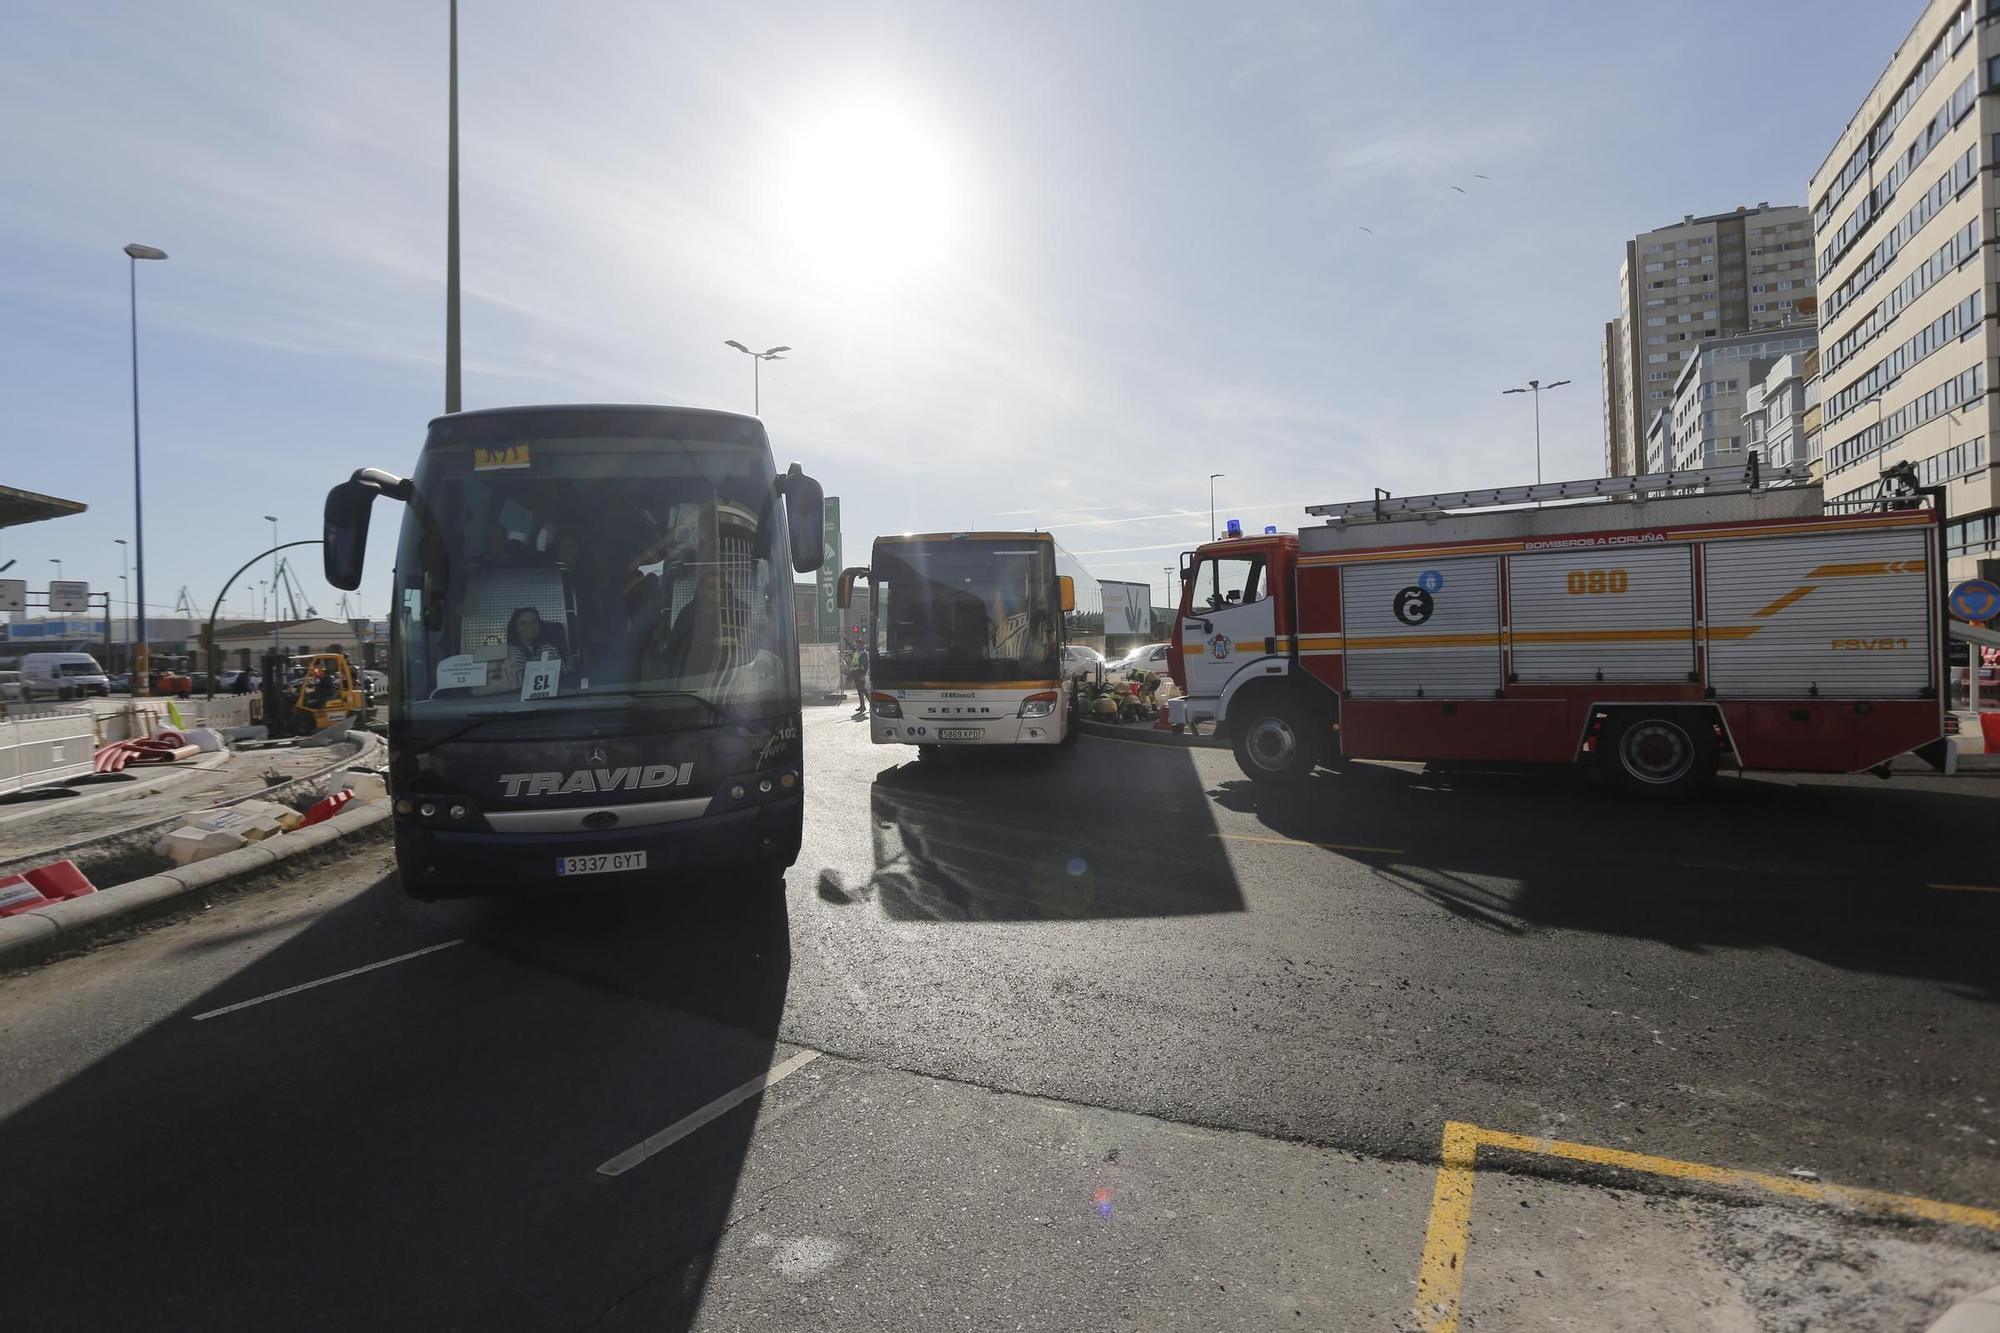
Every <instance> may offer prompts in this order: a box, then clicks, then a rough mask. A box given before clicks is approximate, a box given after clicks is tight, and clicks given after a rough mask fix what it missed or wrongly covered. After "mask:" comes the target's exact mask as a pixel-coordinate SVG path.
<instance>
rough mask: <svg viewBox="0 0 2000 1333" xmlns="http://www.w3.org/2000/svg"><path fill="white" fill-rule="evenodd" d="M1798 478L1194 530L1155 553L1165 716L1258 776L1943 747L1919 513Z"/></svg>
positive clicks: (1867, 753) (1656, 779)
mask: <svg viewBox="0 0 2000 1333" xmlns="http://www.w3.org/2000/svg"><path fill="white" fill-rule="evenodd" d="M1806 478H1807V472H1806V469H1805V468H1804V467H1802V466H1801V467H1796V468H1788V469H1764V470H1763V471H1762V473H1761V475H1760V472H1759V469H1758V466H1757V464H1756V462H1755V461H1754V459H1753V461H1752V462H1751V463H1750V464H1749V465H1748V466H1746V467H1726V468H1715V469H1709V470H1706V471H1702V472H1680V473H1657V474H1652V475H1649V476H1643V477H1626V478H1594V479H1590V480H1587V481H1580V482H1553V483H1549V484H1547V485H1543V486H1534V487H1516V488H1510V489H1505V490H1497V491H1485V492H1460V493H1455V494H1450V495H1437V496H1419V497H1411V498H1406V499H1392V498H1390V497H1388V496H1387V495H1386V494H1378V495H1377V497H1376V498H1375V499H1374V500H1372V501H1360V502H1356V503H1352V504H1337V505H1318V506H1313V507H1310V508H1309V509H1308V510H1307V512H1308V513H1309V514H1312V515H1315V516H1318V517H1321V518H1323V519H1324V520H1325V522H1324V523H1323V524H1322V525H1320V526H1316V527H1307V528H1305V529H1303V530H1302V531H1300V532H1299V533H1297V534H1291V533H1280V532H1275V531H1271V530H1267V531H1266V533H1265V534H1264V535H1262V536H1242V537H1237V536H1231V537H1229V538H1226V539H1224V540H1220V541H1215V542H1211V543H1209V544H1207V545H1205V546H1203V547H1201V548H1200V549H1198V550H1195V551H1192V552H1189V553H1187V554H1185V555H1183V557H1182V560H1181V599H1180V609H1179V615H1178V617H1177V619H1176V622H1175V628H1174V651H1173V653H1172V654H1171V661H1172V668H1173V675H1174V678H1175V681H1176V683H1177V684H1179V686H1180V687H1181V689H1182V690H1183V691H1184V692H1185V694H1186V697H1185V698H1184V699H1180V700H1175V701H1173V704H1172V705H1171V706H1170V707H1171V713H1170V717H1171V720H1172V721H1174V722H1175V723H1178V724H1186V725H1199V724H1201V723H1204V722H1212V723H1213V724H1215V726H1216V728H1217V730H1218V731H1219V732H1221V733H1222V734H1224V735H1226V736H1227V737H1228V738H1229V739H1230V741H1231V743H1232V745H1233V746H1234V749H1235V752H1236V758H1237V762H1238V763H1239V764H1240V765H1241V766H1242V768H1243V771H1244V772H1245V773H1246V774H1248V775H1249V776H1250V777H1252V778H1254V779H1256V780H1258V781H1260V782H1270V783H1282V782H1294V781H1299V780H1303V779H1304V778H1305V777H1306V776H1307V775H1309V774H1310V773H1311V772H1312V770H1313V769H1314V767H1315V766H1318V765H1322V764H1325V765H1335V764H1338V763H1340V762H1342V761H1344V760H1348V759H1360V758H1368V759H1400V760H1422V761H1470V762H1500V763H1522V764H1574V763H1580V762H1596V763H1598V764H1600V765H1601V766H1602V767H1603V769H1604V771H1605V773H1606V775H1607V776H1608V777H1609V778H1610V779H1611V780H1612V781H1613V782H1614V783H1616V784H1617V785H1619V786H1621V787H1623V788H1625V789H1626V790H1628V791H1630V792H1632V793H1635V794H1640V795H1646V796H1657V797H1674V796H1682V795H1686V794H1688V793H1690V792H1693V791H1695V790H1698V789H1699V788H1700V787H1702V786H1703V785H1705V784H1706V783H1707V782H1708V781H1709V779H1711V778H1712V777H1713V776H1714V774H1715V772H1716V770H1717V768H1718V767H1719V766H1720V765H1721V764H1723V763H1727V764H1729V765H1731V766H1733V767H1738V768H1742V769H1781V770H1793V771H1808V772H1834V773H1839V772H1857V771H1863V770H1869V769H1880V768H1881V767H1882V766H1883V765H1886V764H1887V762H1888V761H1889V760H1890V759H1893V758H1895V757H1896V756H1898V755H1901V754H1903V753H1905V752H1908V751H1912V750H1915V751H1917V752H1918V753H1919V754H1921V755H1923V757H1925V758H1926V759H1928V760H1930V761H1931V762H1932V763H1934V764H1936V765H1937V766H1939V767H1941V768H1945V767H1948V766H1949V764H1950V759H1951V755H1950V745H1949V742H1948V741H1946V740H1945V739H1944V690H1943V688H1942V684H1943V682H1942V676H1941V670H1942V663H1943V661H1944V654H1943V652H1942V648H1941V642H1940V640H1941V635H1942V632H1943V631H1942V619H1943V617H1942V591H1941V588H1940V586H1939V582H1938V571H1939V568H1940V564H1941V562H1940V558H1939V555H1940V553H1939V547H1938V537H1939V529H1938V513H1939V508H1938V506H1937V505H1936V504H1935V501H1934V499H1933V500H1932V502H1930V503H1926V502H1925V501H1924V498H1923V497H1922V496H1919V495H1916V494H1906V495H1900V496H1898V497H1896V498H1894V499H1893V500H1887V499H1885V500H1884V501H1883V502H1882V504H1881V506H1880V507H1877V508H1873V509H1870V510H1868V511H1866V512H1860V513H1844V514H1828V513H1826V512H1824V510H1823V508H1822V505H1821V496H1820V489H1819V487H1818V486H1816V485H1810V484H1803V483H1804V482H1805V481H1806ZM1612 497H1623V498H1622V499H1621V500H1620V501H1619V502H1616V503H1614V502H1612ZM1549 502H1556V503H1549ZM1233 530H1234V525H1233V524H1232V531H1233Z"/></svg>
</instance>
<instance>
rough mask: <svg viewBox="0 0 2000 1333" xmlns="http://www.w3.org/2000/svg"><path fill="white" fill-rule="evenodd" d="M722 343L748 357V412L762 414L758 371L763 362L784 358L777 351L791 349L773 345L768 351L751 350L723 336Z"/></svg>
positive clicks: (762, 404)
mask: <svg viewBox="0 0 2000 1333" xmlns="http://www.w3.org/2000/svg"><path fill="white" fill-rule="evenodd" d="M722 345H723V346H724V347H734V348H735V349H736V350H737V351H739V352H741V353H743V355H745V356H747V357H749V358H750V414H751V415H752V416H762V415H764V390H763V386H762V384H761V383H759V376H758V371H759V370H761V369H762V366H763V363H764V362H766V361H783V360H784V359H785V358H784V357H782V356H779V355H778V353H780V352H789V351H791V350H792V349H791V348H790V347H773V348H771V349H770V350H768V351H763V352H753V351H751V350H750V349H749V348H747V347H745V346H744V345H743V344H742V343H740V342H737V341H736V340H735V339H734V338H724V339H723V340H722Z"/></svg>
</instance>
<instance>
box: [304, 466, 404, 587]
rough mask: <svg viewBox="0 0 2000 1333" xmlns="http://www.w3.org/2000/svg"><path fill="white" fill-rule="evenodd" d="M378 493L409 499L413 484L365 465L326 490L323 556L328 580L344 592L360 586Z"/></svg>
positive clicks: (399, 498) (321, 551) (321, 553)
mask: <svg viewBox="0 0 2000 1333" xmlns="http://www.w3.org/2000/svg"><path fill="white" fill-rule="evenodd" d="M378 494H380V495H387V496H390V497H392V498H394V499H397V500H407V499H409V498H410V483H409V482H408V481H407V480H405V479H404V478H402V477H398V476H393V475H391V474H390V473H387V472H383V471H382V470H380V469H379V468H372V467H364V468H357V469H355V473H354V475H353V476H352V477H349V478H348V479H347V480H346V481H343V482H341V483H340V485H338V486H336V487H334V488H333V489H332V490H330V491H328V492H327V493H326V511H325V518H326V528H325V531H324V533H323V536H324V538H325V540H324V541H323V542H322V543H321V546H320V558H321V560H322V562H323V564H324V565H325V572H326V581H327V582H328V583H331V584H332V585H333V586H334V587H336V588H339V589H341V590H342V591H343V592H353V591H354V590H355V589H356V588H358V587H360V586H361V562H362V560H363V559H364V558H365V557H366V556H367V554H368V513H369V510H370V508H371V507H372V506H373V505H374V503H375V497H376V496H377V495H378Z"/></svg>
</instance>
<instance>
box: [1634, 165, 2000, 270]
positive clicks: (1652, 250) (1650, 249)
mask: <svg viewBox="0 0 2000 1333" xmlns="http://www.w3.org/2000/svg"><path fill="white" fill-rule="evenodd" d="M1994 137H1995V138H1996V139H2000V135H1995V136H1994ZM1646 253H1647V254H1649V255H1656V254H1658V253H1660V243H1659V242H1658V241H1655V242H1653V243H1652V244H1651V245H1649V246H1647V247H1646Z"/></svg>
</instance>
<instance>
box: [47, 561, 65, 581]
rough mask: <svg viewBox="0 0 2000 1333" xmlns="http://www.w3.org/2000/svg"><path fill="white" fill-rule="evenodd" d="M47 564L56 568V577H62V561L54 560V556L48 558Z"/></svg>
mask: <svg viewBox="0 0 2000 1333" xmlns="http://www.w3.org/2000/svg"><path fill="white" fill-rule="evenodd" d="M49 563H50V564H52V565H54V566H55V567H56V577H57V578H58V579H60V578H61V577H62V576H63V572H62V561H60V560H58V559H56V558H55V557H54V556H50V557H49Z"/></svg>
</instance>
